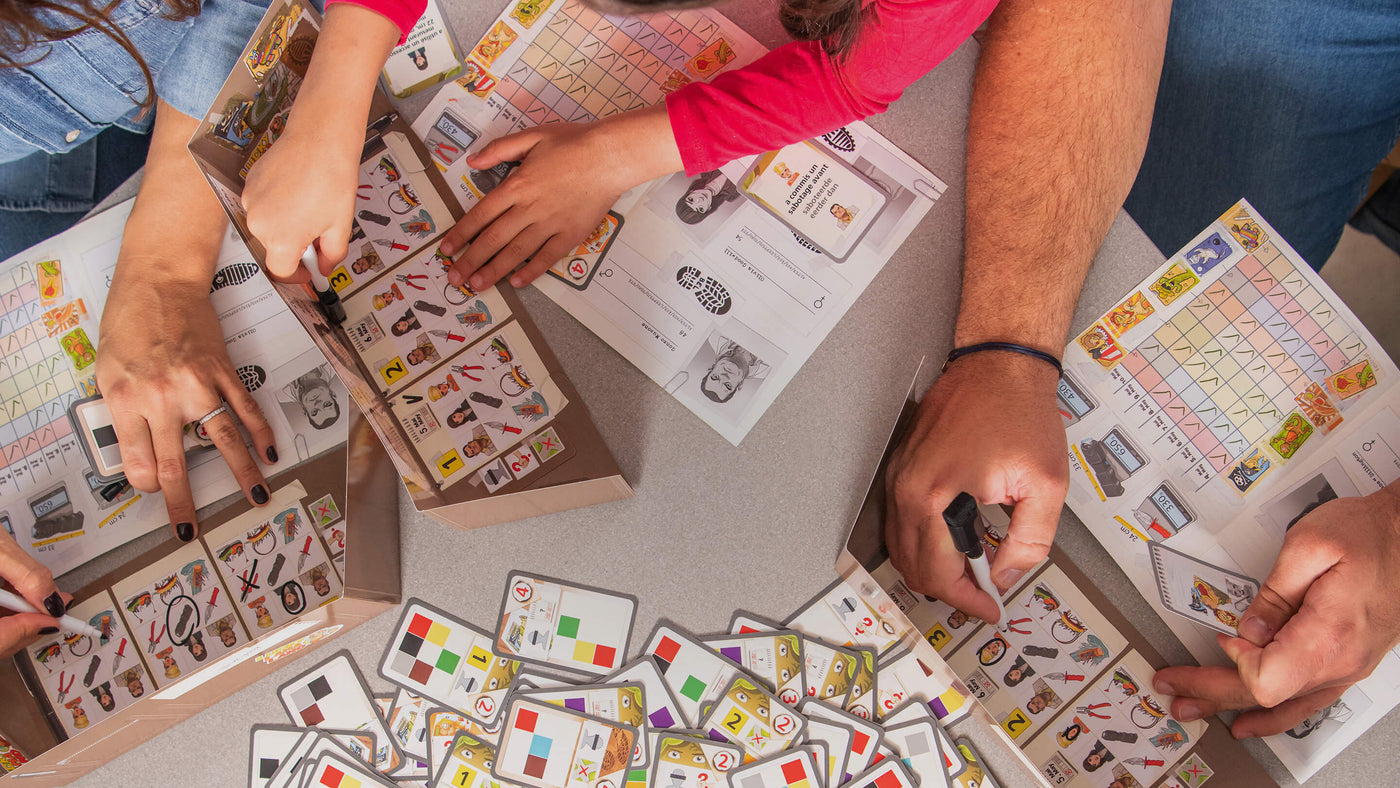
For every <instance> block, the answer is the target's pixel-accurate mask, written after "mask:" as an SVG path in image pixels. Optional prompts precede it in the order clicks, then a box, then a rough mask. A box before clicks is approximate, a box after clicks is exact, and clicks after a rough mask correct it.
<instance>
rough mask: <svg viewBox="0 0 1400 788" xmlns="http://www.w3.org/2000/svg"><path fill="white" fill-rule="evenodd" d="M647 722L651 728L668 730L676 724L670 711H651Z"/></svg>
mask: <svg viewBox="0 0 1400 788" xmlns="http://www.w3.org/2000/svg"><path fill="white" fill-rule="evenodd" d="M647 721H648V722H650V723H651V726H652V727H653V728H670V727H672V726H673V725H675V724H676V718H675V717H672V716H671V710H670V709H664V708H663V709H657V710H656V711H653V712H652V713H651V715H650V716H649V717H647Z"/></svg>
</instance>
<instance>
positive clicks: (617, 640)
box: [496, 572, 637, 676]
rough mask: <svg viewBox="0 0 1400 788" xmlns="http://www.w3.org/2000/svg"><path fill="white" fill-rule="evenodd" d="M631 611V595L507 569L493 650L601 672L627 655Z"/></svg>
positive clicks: (633, 609) (633, 607)
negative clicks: (510, 571) (508, 573)
mask: <svg viewBox="0 0 1400 788" xmlns="http://www.w3.org/2000/svg"><path fill="white" fill-rule="evenodd" d="M636 611H637V600H636V599H635V598H633V597H631V596H627V595H624V594H616V593H612V592H610V591H601V590H598V589H593V588H586V587H584V586H577V585H573V584H571V583H564V582H561V581H559V580H554V579H552V578H547V577H540V576H538V575H532V574H528V573H525V572H512V573H511V574H510V575H509V576H508V577H507V578H506V593H505V598H504V599H503V600H502V601H501V614H500V617H499V618H498V627H497V630H496V651H497V653H500V654H505V655H507V656H511V657H514V658H515V659H518V660H520V661H521V662H531V663H535V664H539V665H550V666H553V667H557V668H564V669H566V670H572V671H578V672H581V673H592V674H595V675H599V676H602V675H607V674H608V673H611V672H613V671H614V670H617V669H618V668H619V667H621V666H622V663H623V660H624V659H625V658H626V656H627V642H628V639H629V638H630V637H631V635H632V619H633V617H634V616H635V615H636Z"/></svg>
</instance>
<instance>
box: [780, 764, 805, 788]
mask: <svg viewBox="0 0 1400 788" xmlns="http://www.w3.org/2000/svg"><path fill="white" fill-rule="evenodd" d="M806 776H807V772H806V770H804V769H803V768H802V759H800V758H793V759H792V760H790V761H788V762H787V763H785V764H783V780H784V781H785V782H787V784H788V785H792V784H793V783H796V782H799V781H801V780H803V779H805V778H806Z"/></svg>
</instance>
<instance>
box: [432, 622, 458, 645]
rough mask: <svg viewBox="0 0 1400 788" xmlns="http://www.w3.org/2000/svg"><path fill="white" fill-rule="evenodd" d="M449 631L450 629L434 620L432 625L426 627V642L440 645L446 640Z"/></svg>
mask: <svg viewBox="0 0 1400 788" xmlns="http://www.w3.org/2000/svg"><path fill="white" fill-rule="evenodd" d="M451 633H452V630H450V629H448V628H447V627H445V626H443V625H442V624H439V623H438V622H436V621H434V622H433V625H432V626H431V627H428V642H429V643H432V644H433V645H434V646H441V645H443V644H444V643H446V642H447V636H448V635H450V634H451Z"/></svg>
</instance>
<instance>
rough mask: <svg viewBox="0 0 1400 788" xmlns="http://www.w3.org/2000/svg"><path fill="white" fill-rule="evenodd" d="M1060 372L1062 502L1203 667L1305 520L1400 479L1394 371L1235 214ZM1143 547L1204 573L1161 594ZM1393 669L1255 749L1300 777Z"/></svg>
mask: <svg viewBox="0 0 1400 788" xmlns="http://www.w3.org/2000/svg"><path fill="white" fill-rule="evenodd" d="M1064 364H1065V373H1064V376H1063V377H1062V378H1061V380H1060V384H1059V407H1060V413H1061V416H1062V417H1063V420H1064V423H1065V425H1066V434H1067V437H1068V441H1069V447H1068V453H1069V464H1070V469H1071V470H1070V473H1071V483H1070V490H1069V495H1068V503H1069V505H1070V506H1071V507H1072V508H1073V509H1074V511H1075V513H1076V514H1078V515H1079V516H1080V518H1081V519H1082V520H1083V521H1084V522H1085V524H1087V525H1088V527H1089V529H1090V530H1091V531H1093V533H1094V534H1095V536H1096V537H1098V539H1099V540H1100V541H1101V542H1103V544H1104V546H1105V547H1106V548H1107V549H1108V552H1109V553H1110V554H1111V555H1113V556H1114V558H1115V559H1116V560H1117V561H1118V563H1119V565H1120V566H1122V568H1123V571H1124V572H1126V573H1127V574H1128V576H1129V577H1131V578H1132V579H1133V581H1134V583H1135V584H1136V585H1137V587H1138V590H1139V591H1140V592H1141V593H1142V595H1143V597H1144V598H1146V599H1147V600H1148V602H1149V603H1151V604H1152V605H1153V607H1154V608H1156V609H1157V610H1158V612H1159V613H1160V614H1161V615H1162V617H1163V619H1164V620H1165V621H1166V622H1167V624H1168V625H1169V626H1170V627H1171V628H1172V630H1173V632H1175V634H1176V635H1177V636H1178V637H1179V638H1180V639H1181V641H1182V642H1183V643H1184V644H1186V646H1187V647H1188V648H1190V649H1191V651H1192V653H1193V654H1194V655H1195V656H1196V657H1197V659H1199V660H1201V661H1202V663H1204V664H1209V663H1215V664H1226V662H1225V659H1226V658H1225V656H1224V654H1223V653H1222V652H1220V650H1219V647H1218V646H1217V645H1216V642H1215V637H1214V634H1213V633H1212V631H1211V630H1210V629H1209V628H1207V627H1215V628H1216V629H1221V630H1222V631H1233V626H1234V622H1235V621H1237V619H1238V616H1239V614H1241V613H1242V612H1243V611H1244V609H1246V608H1247V606H1248V601H1249V598H1250V594H1249V593H1248V589H1249V588H1250V587H1251V586H1250V583H1257V581H1258V580H1262V579H1263V578H1265V577H1267V576H1268V573H1269V570H1270V569H1271V568H1272V566H1273V562H1274V558H1275V557H1276V556H1277V555H1278V552H1279V550H1280V548H1281V547H1282V545H1283V540H1284V538H1285V536H1286V534H1287V531H1288V529H1289V528H1290V527H1292V525H1293V523H1294V522H1296V520H1297V519H1298V518H1299V517H1300V516H1301V515H1302V514H1304V513H1305V512H1307V511H1310V510H1311V509H1312V508H1315V507H1316V506H1317V505H1319V504H1320V503H1322V502H1325V501H1327V500H1330V499H1331V498H1335V497H1339V496H1341V497H1345V496H1355V495H1364V494H1366V493H1368V492H1372V491H1374V490H1376V489H1379V488H1380V487H1382V486H1384V485H1385V484H1388V483H1390V482H1392V481H1394V480H1395V479H1397V478H1400V455H1397V453H1396V452H1397V450H1400V417H1397V415H1396V406H1397V405H1400V395H1397V388H1396V380H1397V369H1396V367H1395V364H1394V363H1393V362H1392V361H1391V360H1390V358H1389V357H1388V356H1387V355H1386V354H1385V352H1384V351H1383V350H1382V349H1381V347H1380V346H1379V345H1378V344H1377V343H1376V341H1375V339H1374V338H1373V337H1372V336H1371V335H1370V333H1369V332H1367V331H1366V329H1365V328H1364V327H1363V326H1362V325H1361V324H1360V322H1359V321H1357V319H1356V317H1355V316H1354V315H1352V313H1351V311H1350V310H1348V309H1347V307H1346V305H1345V304H1343V303H1342V302H1341V300H1340V299H1339V298H1337V296H1336V294H1335V293H1333V292H1332V291H1331V289H1330V288H1328V287H1327V285H1326V284H1325V283H1324V282H1323V281H1322V280H1321V278H1319V277H1318V276H1317V274H1316V273H1315V272H1314V271H1313V270H1312V269H1311V268H1310V267H1309V266H1308V265H1307V264H1306V263H1305V262H1304V261H1303V260H1302V258H1301V257H1299V256H1298V254H1297V252H1295V251H1294V250H1293V249H1292V248H1291V247H1290V246H1289V245H1288V244H1287V242H1286V241H1285V240H1284V239H1283V238H1281V237H1280V236H1279V234H1278V232H1277V231H1276V230H1274V228H1273V227H1271V226H1270V225H1269V224H1268V222H1267V221H1265V219H1264V217H1261V216H1259V214H1258V212H1257V211H1255V209H1254V208H1253V206H1251V205H1250V204H1249V203H1247V202H1244V201H1241V202H1240V203H1238V204H1237V205H1235V206H1233V207H1231V208H1230V209H1229V210H1228V211H1226V212H1225V213H1224V214H1223V215H1221V216H1220V218H1219V219H1218V220H1217V221H1215V222H1213V223H1212V224H1211V225H1210V226H1209V227H1207V228H1206V229H1204V230H1203V231H1202V232H1201V233H1200V234H1199V235H1198V236H1197V237H1196V238H1195V239H1193V240H1192V241H1191V242H1190V243H1189V244H1187V245H1186V246H1185V247H1184V248H1183V249H1182V250H1181V251H1180V252H1178V253H1177V254H1176V255H1173V256H1172V257H1171V258H1170V259H1169V260H1168V261H1167V262H1166V263H1165V264H1163V265H1162V266H1161V267H1160V268H1159V269H1158V270H1157V271H1156V272H1154V273H1153V274H1152V275H1151V276H1149V277H1148V278H1146V279H1145V280H1143V282H1142V283H1141V284H1140V285H1139V286H1138V287H1137V288H1134V290H1133V291H1131V292H1130V293H1129V294H1128V295H1127V296H1126V297H1125V298H1124V299H1123V301H1122V302H1120V303H1119V304H1118V305H1117V306H1115V307H1114V308H1113V309H1111V310H1109V312H1108V313H1107V314H1106V315H1104V317H1103V318H1102V319H1101V320H1099V321H1097V322H1095V323H1094V325H1093V326H1091V327H1090V328H1088V329H1086V330H1085V331H1084V332H1083V333H1082V334H1080V335H1079V336H1078V337H1077V338H1076V339H1075V340H1074V341H1072V342H1071V343H1070V344H1069V345H1068V346H1067V347H1066V349H1065V355H1064ZM1149 541H1151V542H1159V543H1163V544H1164V546H1168V547H1170V548H1171V551H1168V552H1163V553H1161V554H1160V555H1159V557H1161V556H1167V557H1170V553H1171V552H1176V553H1181V554H1185V555H1186V556H1189V557H1190V558H1192V559H1195V560H1196V561H1198V562H1200V564H1199V565H1200V566H1202V567H1204V569H1202V570H1201V572H1203V573H1205V574H1204V576H1203V575H1201V574H1199V573H1198V574H1197V576H1196V577H1195V580H1196V582H1197V586H1196V587H1195V588H1191V587H1189V581H1190V579H1191V577H1192V575H1191V574H1190V573H1189V572H1187V573H1185V574H1182V575H1181V577H1182V578H1184V582H1183V581H1179V582H1183V585H1181V587H1178V588H1176V589H1175V592H1174V593H1173V590H1172V589H1169V588H1165V586H1159V582H1162V583H1165V582H1166V581H1165V579H1164V578H1166V577H1167V575H1166V574H1162V573H1161V572H1159V571H1154V569H1153V564H1152V562H1150V561H1149V560H1148V542H1149ZM1231 578H1238V579H1237V580H1232V579H1231ZM1187 603H1190V604H1189V606H1188V604H1187ZM1172 611H1175V612H1172ZM1190 619H1195V620H1194V621H1193V620H1190ZM1201 624H1205V626H1201ZM1397 668H1400V658H1397V657H1396V656H1395V655H1394V654H1391V655H1388V656H1387V657H1386V659H1385V660H1384V661H1383V662H1382V663H1381V665H1380V667H1379V668H1378V669H1377V675H1375V676H1373V677H1372V678H1370V679H1367V680H1365V681H1363V682H1361V683H1360V684H1358V685H1356V687H1355V688H1353V689H1352V690H1350V691H1349V695H1350V697H1349V699H1347V700H1348V703H1349V706H1348V708H1349V710H1350V711H1349V712H1348V714H1347V715H1346V717H1345V718H1342V717H1339V716H1334V717H1330V718H1328V719H1326V720H1324V721H1323V722H1325V723H1326V724H1324V725H1321V726H1320V730H1319V731H1317V732H1314V730H1312V729H1309V730H1308V731H1307V732H1306V733H1305V734H1304V735H1298V736H1273V737H1270V738H1269V739H1267V740H1266V741H1268V743H1269V745H1270V747H1271V748H1272V749H1273V750H1274V752H1275V753H1277V754H1278V756H1279V758H1280V760H1282V761H1283V762H1284V764H1285V765H1287V766H1288V768H1289V769H1290V770H1291V771H1292V772H1293V774H1294V776H1295V777H1297V779H1299V780H1300V781H1301V780H1305V779H1307V777H1308V776H1309V775H1311V774H1312V773H1313V772H1314V771H1315V770H1316V769H1317V768H1319V767H1320V766H1321V765H1322V764H1325V763H1326V762H1327V760H1329V759H1330V758H1331V757H1332V756H1334V755H1335V754H1337V753H1338V752H1340V751H1341V749H1342V748H1343V747H1345V746H1346V744H1347V743H1348V742H1350V741H1351V740H1352V739H1354V738H1355V737H1356V736H1357V735H1359V733H1360V732H1361V731H1364V730H1365V729H1366V728H1367V727H1368V726H1369V725H1370V724H1371V722H1373V721H1374V720H1376V719H1379V717H1380V716H1381V715H1383V714H1384V713H1385V712H1386V711H1388V710H1389V709H1390V708H1391V707H1393V706H1394V705H1395V704H1396V702H1397V701H1400V693H1397V692H1396V690H1395V689H1394V687H1393V686H1392V685H1393V682H1392V681H1390V680H1388V679H1384V678H1380V676H1381V675H1384V674H1385V673H1387V672H1390V671H1394V670H1396V669H1397ZM1392 675H1393V674H1392Z"/></svg>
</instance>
